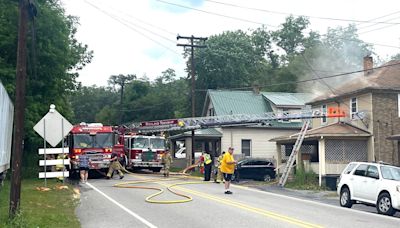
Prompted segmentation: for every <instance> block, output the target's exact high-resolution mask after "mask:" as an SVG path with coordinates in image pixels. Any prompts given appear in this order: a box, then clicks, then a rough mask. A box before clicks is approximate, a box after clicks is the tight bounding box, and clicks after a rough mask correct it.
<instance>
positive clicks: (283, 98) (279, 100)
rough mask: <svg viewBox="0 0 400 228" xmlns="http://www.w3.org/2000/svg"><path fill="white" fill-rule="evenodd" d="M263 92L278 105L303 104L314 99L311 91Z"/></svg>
mask: <svg viewBox="0 0 400 228" xmlns="http://www.w3.org/2000/svg"><path fill="white" fill-rule="evenodd" d="M261 94H262V95H263V96H264V97H265V98H266V99H268V100H270V101H271V102H272V103H274V104H275V105H277V106H303V105H304V104H305V103H307V102H309V101H311V100H312V99H313V95H312V94H309V93H279V92H261Z"/></svg>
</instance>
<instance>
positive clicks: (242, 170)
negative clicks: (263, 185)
mask: <svg viewBox="0 0 400 228" xmlns="http://www.w3.org/2000/svg"><path fill="white" fill-rule="evenodd" d="M242 179H253V180H261V181H271V180H272V179H275V166H274V164H273V163H272V161H270V160H267V159H257V158H245V159H243V160H240V161H239V162H238V164H237V165H236V167H235V173H234V175H233V180H234V181H239V180H242Z"/></svg>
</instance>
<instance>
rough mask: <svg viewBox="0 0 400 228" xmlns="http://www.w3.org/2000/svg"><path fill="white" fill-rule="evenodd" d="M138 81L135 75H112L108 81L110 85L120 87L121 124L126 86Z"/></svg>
mask: <svg viewBox="0 0 400 228" xmlns="http://www.w3.org/2000/svg"><path fill="white" fill-rule="evenodd" d="M134 79H136V75H134V74H128V75H123V74H119V75H111V76H110V79H108V83H109V84H111V85H113V86H114V88H115V85H118V86H119V87H120V103H119V110H120V114H119V122H122V119H123V115H124V112H123V111H122V108H123V106H124V104H123V100H124V88H125V85H126V84H128V83H130V82H132V80H134Z"/></svg>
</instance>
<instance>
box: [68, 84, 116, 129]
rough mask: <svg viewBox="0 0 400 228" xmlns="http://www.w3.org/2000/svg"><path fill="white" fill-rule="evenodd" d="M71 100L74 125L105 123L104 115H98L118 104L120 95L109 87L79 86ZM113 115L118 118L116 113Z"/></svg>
mask: <svg viewBox="0 0 400 228" xmlns="http://www.w3.org/2000/svg"><path fill="white" fill-rule="evenodd" d="M69 100H70V102H71V106H72V108H73V113H74V118H73V119H72V121H73V122H74V123H79V122H87V123H93V122H104V118H103V116H104V114H103V115H99V116H98V113H100V112H105V111H103V109H104V108H105V107H111V106H115V105H116V104H117V103H118V93H116V92H115V91H114V90H112V89H111V88H107V87H97V86H79V87H78V88H77V90H75V91H74V92H73V93H72V94H71V96H70V98H69ZM113 114H114V115H115V116H116V112H114V113H113ZM99 120H101V121H99Z"/></svg>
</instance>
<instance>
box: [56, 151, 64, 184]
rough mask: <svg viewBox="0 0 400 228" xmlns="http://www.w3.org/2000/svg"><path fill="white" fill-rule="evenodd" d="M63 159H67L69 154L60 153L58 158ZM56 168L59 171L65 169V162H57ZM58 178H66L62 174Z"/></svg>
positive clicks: (61, 179)
mask: <svg viewBox="0 0 400 228" xmlns="http://www.w3.org/2000/svg"><path fill="white" fill-rule="evenodd" d="M61 159H67V155H66V154H59V155H57V160H61ZM64 162H66V161H65V160H64ZM56 170H57V171H64V166H63V164H57V165H56ZM57 179H58V180H59V181H63V180H64V177H63V176H62V175H61V176H59V177H57Z"/></svg>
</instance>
